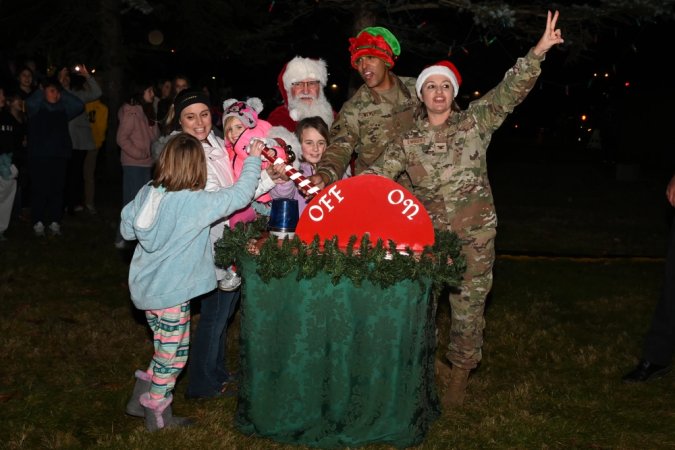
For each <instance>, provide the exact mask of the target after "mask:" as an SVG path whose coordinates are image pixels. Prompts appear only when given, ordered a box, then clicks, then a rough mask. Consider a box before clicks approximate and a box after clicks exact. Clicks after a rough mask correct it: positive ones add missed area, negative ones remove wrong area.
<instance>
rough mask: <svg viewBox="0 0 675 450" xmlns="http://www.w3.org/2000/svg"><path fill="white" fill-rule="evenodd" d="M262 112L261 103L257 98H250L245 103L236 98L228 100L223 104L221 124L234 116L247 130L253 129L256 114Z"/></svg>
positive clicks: (256, 119)
mask: <svg viewBox="0 0 675 450" xmlns="http://www.w3.org/2000/svg"><path fill="white" fill-rule="evenodd" d="M262 110H263V103H262V100H260V99H259V98H258V97H251V98H249V99H247V100H246V101H245V102H242V101H241V100H237V99H236V98H229V99H227V100H225V101H224V102H223V124H224V123H225V119H227V118H228V117H230V116H234V117H236V118H238V119H239V120H241V123H243V124H244V126H246V127H247V128H255V126H256V124H257V123H258V114H260V112H261V111H262Z"/></svg>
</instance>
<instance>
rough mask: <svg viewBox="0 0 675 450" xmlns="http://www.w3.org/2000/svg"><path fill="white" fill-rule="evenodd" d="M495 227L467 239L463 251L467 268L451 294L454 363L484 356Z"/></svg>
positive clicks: (469, 363)
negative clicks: (460, 282) (458, 286)
mask: <svg viewBox="0 0 675 450" xmlns="http://www.w3.org/2000/svg"><path fill="white" fill-rule="evenodd" d="M495 235H496V230H495V229H494V228H491V229H488V230H486V231H485V232H483V233H480V234H474V235H471V236H461V238H462V239H463V240H464V241H465V243H464V244H463V246H462V253H463V254H464V256H465V257H466V272H465V273H464V279H463V280H462V284H461V286H460V288H459V290H455V291H451V292H450V296H449V301H450V308H451V314H452V325H451V327H450V344H449V345H448V352H447V353H446V357H447V358H448V360H449V361H450V362H451V363H452V364H453V366H457V367H461V368H463V369H473V368H475V367H476V366H477V365H478V363H479V362H480V360H481V357H482V352H481V348H482V347H483V329H484V328H485V318H484V316H483V312H484V310H485V300H486V298H487V295H488V294H489V292H490V289H491V288H492V266H493V265H494V261H495V246H494V243H495Z"/></svg>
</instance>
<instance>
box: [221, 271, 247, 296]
mask: <svg viewBox="0 0 675 450" xmlns="http://www.w3.org/2000/svg"><path fill="white" fill-rule="evenodd" d="M239 286H241V277H240V276H239V274H237V273H236V272H234V271H232V270H230V269H228V270H227V272H225V277H224V278H223V279H222V280H220V281H218V289H220V290H221V291H228V292H229V291H234V290H235V289H237V288H238V287H239Z"/></svg>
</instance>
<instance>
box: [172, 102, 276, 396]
mask: <svg viewBox="0 0 675 450" xmlns="http://www.w3.org/2000/svg"><path fill="white" fill-rule="evenodd" d="M209 104H210V103H209V98H208V97H207V96H206V95H205V94H204V93H203V92H201V91H196V90H190V89H186V90H184V91H181V92H180V93H179V94H178V95H177V96H176V98H175V99H174V102H173V106H172V108H173V111H169V114H168V120H169V121H174V122H175V124H177V125H178V127H177V128H180V129H181V130H182V131H183V132H185V133H188V134H190V135H192V136H194V137H196V138H197V139H198V140H199V141H200V142H201V143H202V147H203V148H204V154H205V156H206V166H207V181H206V190H207V191H214V190H217V189H220V188H224V187H229V186H232V185H233V184H234V182H235V181H236V177H235V175H234V173H233V171H232V163H231V161H230V158H229V156H228V153H227V151H226V150H225V146H224V143H223V140H222V139H221V138H219V137H218V136H216V135H215V134H214V132H213V129H212V122H211V111H210V108H209ZM178 132H179V131H174V132H173V133H172V135H173V134H175V133H178ZM172 135H170V136H172ZM277 178H278V176H277V175H276V174H275V172H274V170H273V169H272V168H271V167H270V169H269V170H263V171H261V179H260V181H259V182H258V186H257V188H256V192H255V194H254V198H258V197H259V196H261V195H263V194H265V193H266V192H268V191H269V190H270V189H272V188H273V187H274V186H275V185H276V183H275V179H277ZM227 219H228V218H223V219H221V220H219V221H217V222H214V223H213V224H212V225H211V230H210V237H211V244H212V246H213V244H215V242H216V241H217V240H218V239H220V238H221V237H222V236H223V230H224V228H225V226H226V225H228V221H227ZM214 269H215V272H216V278H217V280H218V285H219V288H218V289H215V290H213V291H211V292H209V293H207V294H206V295H204V296H202V297H201V299H200V300H201V310H200V316H199V323H198V325H197V329H196V331H195V336H194V339H193V345H192V349H191V355H190V360H189V361H190V362H189V366H188V387H187V391H186V394H185V395H186V397H188V398H213V397H220V396H222V395H223V390H226V391H227V392H230V391H231V389H230V390H228V388H232V387H234V386H236V384H234V383H233V381H234V380H233V376H232V375H231V374H230V372H229V371H228V370H227V368H226V361H225V352H226V349H227V341H226V339H227V327H228V323H229V321H230V320H231V318H232V316H233V315H234V311H235V309H236V306H237V302H238V300H239V297H240V293H241V291H240V289H239V288H238V284H236V285H234V286H233V285H232V284H231V282H230V283H229V286H226V284H228V282H227V281H223V280H226V276H227V275H229V274H228V271H227V270H225V269H222V268H220V267H216V266H214ZM221 288H227V289H230V290H224V289H221Z"/></svg>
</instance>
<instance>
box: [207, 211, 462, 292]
mask: <svg viewBox="0 0 675 450" xmlns="http://www.w3.org/2000/svg"><path fill="white" fill-rule="evenodd" d="M267 221H268V218H267V217H260V218H258V219H257V220H256V221H255V222H251V223H247V224H243V223H238V224H237V225H236V227H235V229H234V230H231V229H230V228H228V227H225V231H224V232H223V237H222V238H221V239H219V240H218V242H216V246H215V248H216V252H215V254H216V256H215V260H216V264H217V265H218V266H220V267H228V266H230V265H231V264H232V263H233V262H234V263H235V264H236V265H237V267H239V268H240V270H244V271H245V268H242V267H241V265H242V256H243V255H247V256H248V257H250V258H253V259H254V260H255V261H256V263H257V266H258V268H257V273H258V275H259V276H260V278H261V279H262V280H263V281H265V282H267V281H269V280H270V279H272V278H282V277H284V276H286V275H288V274H289V273H291V272H293V271H294V270H297V280H301V279H303V278H313V277H314V276H316V275H317V273H319V271H324V272H326V273H328V274H330V276H331V279H332V282H333V284H337V283H338V282H339V281H340V279H341V278H342V277H347V278H349V279H350V280H352V282H353V283H354V285H355V286H360V285H361V283H362V282H363V280H364V279H367V280H369V281H370V282H372V283H373V284H374V285H377V286H380V287H381V288H387V287H389V286H391V285H393V284H395V283H396V282H398V281H400V280H406V279H409V280H419V281H420V282H421V281H422V280H425V279H426V280H431V281H432V283H433V285H434V291H435V292H438V290H440V289H442V288H443V287H444V286H455V287H456V286H459V283H460V281H461V279H462V275H463V274H464V270H465V269H466V263H465V260H464V256H463V255H461V254H460V248H461V243H460V241H459V239H458V237H457V235H456V234H455V233H452V232H450V231H444V230H436V231H435V238H436V239H435V243H434V245H433V246H427V247H425V248H424V250H423V251H422V253H421V254H420V255H419V256H415V257H410V256H406V255H402V254H401V253H400V252H399V251H398V250H396V244H395V243H394V242H392V241H390V242H389V246H388V248H387V247H385V245H384V244H383V242H382V240H378V241H377V243H376V244H375V245H374V246H373V245H371V243H370V241H369V239H368V236H367V235H366V236H364V237H363V239H362V240H361V243H360V245H359V247H358V251H355V249H354V245H355V243H356V239H357V238H356V236H352V237H351V239H350V240H349V243H348V244H347V247H346V249H344V250H341V249H340V248H339V247H338V245H337V244H338V243H337V238H336V237H335V238H333V239H327V240H325V241H324V244H323V246H321V245H320V241H319V237H318V236H315V237H314V240H313V241H312V242H311V243H309V244H305V243H304V242H302V241H301V240H300V239H299V238H298V237H297V236H295V237H294V238H293V239H284V240H283V241H281V244H279V239H278V238H277V237H276V236H273V235H270V236H269V238H268V239H267V240H266V241H265V242H264V243H263V245H262V247H261V248H260V253H259V254H258V255H255V254H252V253H250V252H249V251H248V248H249V247H250V242H251V241H252V240H257V239H259V238H260V237H261V236H262V234H263V232H264V231H265V230H266V229H267ZM322 247H323V248H322ZM407 252H408V253H409V254H411V255H412V254H413V252H412V250H410V249H407Z"/></svg>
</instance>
